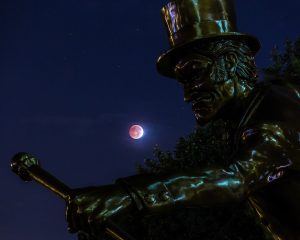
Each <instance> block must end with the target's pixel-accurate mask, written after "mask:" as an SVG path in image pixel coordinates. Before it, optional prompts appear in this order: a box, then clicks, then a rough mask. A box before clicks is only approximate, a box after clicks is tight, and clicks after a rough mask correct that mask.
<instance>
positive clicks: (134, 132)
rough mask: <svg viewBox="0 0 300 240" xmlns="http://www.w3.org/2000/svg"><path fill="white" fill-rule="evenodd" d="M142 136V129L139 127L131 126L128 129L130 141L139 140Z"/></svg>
mask: <svg viewBox="0 0 300 240" xmlns="http://www.w3.org/2000/svg"><path fill="white" fill-rule="evenodd" d="M143 135H144V129H143V128H142V127H141V126H140V125H133V126H131V127H130V129H129V136H130V137H131V138H132V139H135V140H137V139H140V138H141V137H143Z"/></svg>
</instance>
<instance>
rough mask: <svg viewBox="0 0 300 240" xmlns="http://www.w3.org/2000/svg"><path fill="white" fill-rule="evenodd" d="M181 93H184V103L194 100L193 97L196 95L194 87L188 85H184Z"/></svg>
mask: <svg viewBox="0 0 300 240" xmlns="http://www.w3.org/2000/svg"><path fill="white" fill-rule="evenodd" d="M183 91H184V98H183V100H184V101H185V102H191V101H192V100H193V99H194V98H195V96H196V94H197V89H196V88H195V87H194V86H191V85H188V84H186V85H185V86H184V90H183Z"/></svg>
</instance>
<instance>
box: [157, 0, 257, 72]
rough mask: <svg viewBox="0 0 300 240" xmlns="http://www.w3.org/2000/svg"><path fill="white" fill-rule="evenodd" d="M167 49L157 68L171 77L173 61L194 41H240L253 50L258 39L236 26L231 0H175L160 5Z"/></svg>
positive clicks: (232, 1) (254, 51)
mask: <svg viewBox="0 0 300 240" xmlns="http://www.w3.org/2000/svg"><path fill="white" fill-rule="evenodd" d="M162 15H163V21H164V23H165V25H166V27H167V30H168V36H169V43H170V47H171V48H170V49H169V50H168V51H166V52H165V53H163V54H162V55H161V56H160V57H159V58H158V60H157V69H158V71H159V72H160V73H161V74H162V75H165V76H167V77H175V74H174V65H175V64H176V61H177V60H178V59H179V58H180V57H181V56H182V54H183V53H184V50H185V49H186V48H187V47H189V46H190V45H192V44H194V43H195V42H199V41H207V40H209V41H211V40H217V39H231V40H237V41H242V42H244V43H246V44H247V46H249V48H250V49H251V51H252V52H253V54H256V53H257V51H258V50H259V48H260V43H259V41H258V40H257V39H256V38H255V37H253V36H251V35H248V34H244V33H240V32H238V30H237V27H236V19H235V9H234V0H175V1H174V2H170V3H168V4H167V5H166V6H164V7H163V8H162Z"/></svg>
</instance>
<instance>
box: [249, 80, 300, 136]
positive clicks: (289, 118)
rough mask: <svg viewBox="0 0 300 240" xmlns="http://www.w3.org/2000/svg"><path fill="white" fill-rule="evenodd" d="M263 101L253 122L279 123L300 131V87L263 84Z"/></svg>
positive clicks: (260, 87)
mask: <svg viewBox="0 0 300 240" xmlns="http://www.w3.org/2000/svg"><path fill="white" fill-rule="evenodd" d="M256 91H260V92H261V96H262V100H261V102H260V103H259V106H257V110H256V111H255V114H254V116H253V119H252V120H253V121H259V122H279V123H282V124H284V125H286V126H287V127H291V128H294V129H295V130H299V131H300V85H295V84H275V83H268V84H266V83H261V84H260V85H259V86H258V87H257V90H256Z"/></svg>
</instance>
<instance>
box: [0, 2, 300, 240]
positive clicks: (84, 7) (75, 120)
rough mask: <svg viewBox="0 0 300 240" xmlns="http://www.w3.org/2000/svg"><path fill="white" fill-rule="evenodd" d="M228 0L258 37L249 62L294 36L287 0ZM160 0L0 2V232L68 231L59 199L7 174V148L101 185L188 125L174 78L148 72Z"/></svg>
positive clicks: (41, 234) (243, 26)
mask: <svg viewBox="0 0 300 240" xmlns="http://www.w3.org/2000/svg"><path fill="white" fill-rule="evenodd" d="M236 2H237V15H238V25H239V28H240V30H241V31H243V32H248V33H252V34H253V35H255V36H257V37H258V38H259V40H260V41H261V43H262V50H261V51H260V52H259V54H258V55H257V65H258V67H259V68H262V67H264V66H267V65H268V64H269V60H268V55H269V52H270V50H271V48H272V47H273V46H274V45H275V44H278V45H280V46H281V45H283V43H284V41H285V40H286V39H291V40H295V39H296V38H297V37H298V36H300V28H299V26H300V17H299V9H300V2H299V0H287V1H284V2H283V1H277V0H274V1H270V0H252V1H244V0H237V1H236ZM166 3H167V1H137V0H130V1H121V0H115V1H103V0H78V1H74V0H63V1H62V0H51V1H50V0H43V1H40V0H26V1H21V0H2V1H1V2H0V36H1V37H0V53H1V54H0V114H1V118H0V146H1V148H0V149H1V150H0V184H1V188H0V189H1V193H0V239H3V240H21V239H22V240H41V239H43V240H53V239H59V240H67V239H70V240H71V239H76V237H75V235H69V234H68V233H67V231H66V223H65V220H64V209H65V206H64V203H63V202H62V201H61V200H60V199H58V198H57V197H56V196H55V195H53V194H52V193H50V192H48V191H47V190H45V189H43V188H41V187H40V186H38V185H37V184H35V183H27V184H26V183H23V182H22V181H21V180H20V179H19V178H18V177H16V176H15V175H14V174H13V173H11V172H10V168H9V161H10V159H11V157H12V156H13V155H14V154H15V153H16V152H19V151H27V152H31V153H33V154H34V155H36V156H37V157H38V158H39V159H40V160H41V162H42V165H43V167H44V168H45V169H47V170H48V171H50V172H51V173H53V174H54V175H56V176H57V177H58V178H60V179H61V180H63V181H64V182H65V183H67V184H68V185H70V186H71V187H82V186H88V185H102V184H108V183H111V182H113V181H114V180H115V179H116V178H118V177H121V176H127V175H131V174H134V173H135V165H136V163H138V162H140V163H141V162H143V159H144V158H146V157H151V156H152V149H153V147H154V145H155V144H159V145H160V146H161V147H162V148H163V149H172V148H173V146H174V144H175V143H176V139H177V138H178V137H179V136H182V135H186V134H188V133H190V132H191V131H192V130H193V129H194V127H195V122H194V119H193V116H192V114H191V110H190V106H189V105H187V104H185V103H184V102H183V101H182V98H183V97H182V90H181V88H180V85H179V84H177V83H176V82H175V81H174V80H171V79H167V78H164V77H162V76H160V75H159V74H158V73H157V72H156V67H155V61H156V58H157V56H158V55H159V54H160V53H161V52H163V51H164V50H166V49H167V48H168V43H167V37H166V33H165V30H164V26H163V24H162V21H161V16H160V9H161V7H162V6H163V5H164V4H166ZM283 3H285V4H283ZM274 110H275V109H274ZM134 123H139V124H141V125H142V126H143V127H144V128H145V132H146V133H145V136H144V138H142V139H141V140H139V141H134V140H131V139H130V138H129V137H128V129H129V127H130V126H131V125H132V124H134Z"/></svg>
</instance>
